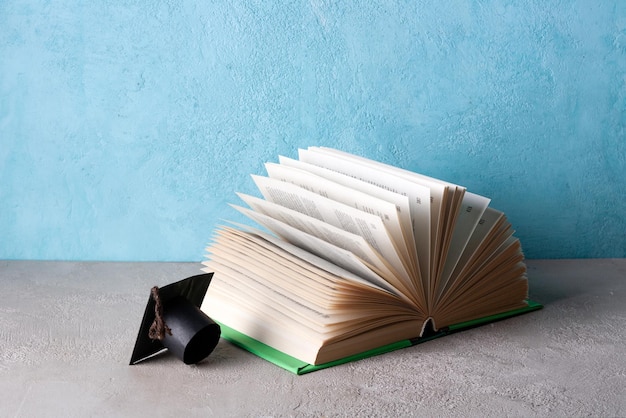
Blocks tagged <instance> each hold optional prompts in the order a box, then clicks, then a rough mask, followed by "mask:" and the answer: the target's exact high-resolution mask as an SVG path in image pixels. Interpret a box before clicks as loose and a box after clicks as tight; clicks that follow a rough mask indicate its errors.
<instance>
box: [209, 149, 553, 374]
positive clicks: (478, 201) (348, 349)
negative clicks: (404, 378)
mask: <svg viewBox="0 0 626 418" xmlns="http://www.w3.org/2000/svg"><path fill="white" fill-rule="evenodd" d="M298 155H299V159H297V160H294V159H290V158H286V157H279V159H278V162H277V163H276V162H268V163H267V164H266V171H267V175H266V176H261V175H252V180H253V182H254V183H255V184H256V186H257V188H258V192H259V195H258V196H251V195H246V194H241V193H239V194H238V196H239V198H240V199H241V201H242V204H243V205H245V206H242V204H233V205H232V206H233V207H234V208H235V209H237V210H238V211H239V212H241V213H243V214H244V215H246V216H247V217H249V218H250V219H251V220H252V221H254V222H255V223H256V224H258V227H257V228H255V227H250V226H244V225H239V224H231V225H224V226H222V227H221V228H219V229H218V230H217V231H216V232H215V235H214V237H213V239H212V242H211V243H210V245H209V246H208V247H207V260H206V261H205V262H204V265H205V268H204V269H205V271H207V272H213V273H214V275H213V280H212V283H211V286H210V287H209V290H208V292H207V294H206V296H205V299H204V302H203V304H202V310H203V311H205V312H206V313H207V314H208V315H209V316H211V317H212V318H213V319H214V320H216V321H218V322H219V323H220V324H221V325H222V329H223V333H222V337H223V338H225V339H227V340H230V341H232V342H233V343H234V344H236V345H239V346H241V347H243V348H245V349H247V350H249V351H251V352H252V353H255V354H257V355H259V356H261V357H263V358H265V359H267V360H269V361H272V362H274V363H275V364H277V365H279V366H281V367H284V368H286V369H287V370H290V371H292V372H294V373H298V374H301V373H306V372H310V371H314V370H319V369H321V368H325V367H329V366H333V365H336V364H341V363H344V362H347V361H352V360H356V359H360V358H365V357H369V356H372V355H377V354H382V353H384V352H388V351H391V350H395V349H398V348H402V347H407V346H411V345H414V344H417V343H420V342H423V341H427V340H429V339H432V338H436V337H440V336H444V335H447V334H449V333H451V332H457V331H460V330H463V329H467V328H469V327H473V326H477V325H481V324H483V323H487V322H492V321H496V320H500V319H504V318H508V317H510V316H514V315H518V314H521V313H525V312H529V311H533V310H536V309H539V308H540V307H541V305H539V304H537V303H534V302H531V301H528V280H527V277H526V266H525V264H524V256H523V252H522V247H521V244H520V242H519V240H518V239H517V238H516V237H515V236H514V234H513V230H512V227H511V224H510V223H509V222H508V220H507V219H506V216H505V215H504V213H502V212H500V211H498V210H496V209H493V208H491V207H489V204H490V200H489V199H488V198H486V197H483V196H479V195H477V194H474V193H471V192H469V191H467V190H466V188H465V187H462V186H459V185H456V184H452V183H448V182H445V181H443V180H439V179H434V178H431V177H428V176H425V175H423V174H418V173H412V172H409V171H406V170H403V169H400V168H397V167H393V166H390V165H386V164H382V163H379V162H376V161H372V160H368V159H365V158H362V157H359V156H355V155H352V154H348V153H345V152H342V151H338V150H334V149H330V148H319V147H310V148H308V149H306V150H299V153H298Z"/></svg>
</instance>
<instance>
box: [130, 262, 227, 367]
mask: <svg viewBox="0 0 626 418" xmlns="http://www.w3.org/2000/svg"><path fill="white" fill-rule="evenodd" d="M212 277H213V273H207V274H199V275H197V276H192V277H188V278H186V279H184V280H181V281H178V282H176V283H172V284H168V285H167V286H163V287H161V288H158V287H156V286H155V287H153V288H152V290H151V292H150V297H149V298H148V304H147V305H146V310H145V312H144V314H143V320H142V321H141V327H140V328H139V334H138V335H137V342H136V343H135V348H134V350H133V355H132V357H131V359H130V364H131V365H132V364H137V363H139V362H140V361H143V360H145V359H147V358H148V357H151V356H153V355H155V354H156V353H158V352H160V351H162V350H164V349H166V348H167V349H168V350H169V351H171V352H172V353H174V354H175V355H176V356H177V357H178V358H180V359H181V360H182V361H183V362H184V363H185V364H194V363H198V362H199V361H201V360H203V359H204V358H206V357H207V356H208V355H209V354H211V352H212V351H213V349H214V348H215V346H216V345H217V342H218V341H219V338H220V326H219V325H218V324H216V323H215V322H213V320H212V319H211V318H209V317H208V316H207V315H206V314H205V313H204V312H202V311H201V310H200V305H202V300H203V299H204V295H205V294H206V292H207V289H208V288H209V284H210V283H211V278H212Z"/></svg>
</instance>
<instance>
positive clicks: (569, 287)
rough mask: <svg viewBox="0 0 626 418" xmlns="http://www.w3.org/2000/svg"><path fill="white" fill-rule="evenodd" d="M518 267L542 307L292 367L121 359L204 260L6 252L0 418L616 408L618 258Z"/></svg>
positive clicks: (622, 396)
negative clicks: (349, 359) (299, 372)
mask: <svg viewBox="0 0 626 418" xmlns="http://www.w3.org/2000/svg"><path fill="white" fill-rule="evenodd" d="M528 265H529V277H530V281H531V297H532V298H533V299H535V300H537V301H539V302H542V303H544V304H545V308H544V309H543V310H541V311H538V312H534V313H530V314H528V315H523V316H520V317H517V318H512V319H509V320H506V321H502V322H498V323H496V324H491V325H487V326H483V327H481V328H476V329H473V330H470V331H466V332H462V333H459V334H456V335H451V336H447V337H445V338H441V339H438V340H434V341H430V342H428V343H425V344H422V345H418V346H415V347H411V348H408V349H403V350H399V351H396V352H393V353H389V354H385V355H382V356H378V357H374V358H371V359H367V360H362V361H359V362H355V363H351V364H347V365H342V366H338V367H334V368H331V369H327V370H322V371H318V372H314V373H312V374H308V375H304V376H295V375H292V374H290V373H289V372H286V371H284V370H282V369H280V368H278V367H276V366H274V365H272V364H270V363H267V362H265V361H264V360H262V359H260V358H257V357H255V356H253V355H251V354H249V353H247V352H245V351H242V350H240V349H237V348H235V347H233V346H231V345H230V344H229V343H227V342H225V341H220V343H219V344H218V346H217V348H216V349H215V351H214V352H213V354H211V356H210V357H209V358H208V359H207V360H205V361H204V362H202V363H200V364H198V365H194V366H186V365H185V364H183V363H182V362H180V361H178V360H177V359H175V358H174V357H173V356H172V355H170V354H169V353H166V354H165V355H161V356H159V357H157V358H154V359H152V360H150V361H147V362H144V363H141V364H139V365H136V366H128V361H129V359H130V355H131V351H132V347H133V345H134V341H135V338H136V335H137V331H138V327H139V323H140V320H141V316H142V314H143V309H144V306H145V302H146V300H147V297H148V293H149V289H150V287H151V286H153V285H155V284H156V285H165V284H167V283H170V282H173V281H176V280H178V279H182V278H184V277H187V276H191V275H194V274H197V273H199V267H200V266H199V264H194V263H98V262H84V263H78V262H29V261H0V296H1V298H2V299H1V302H0V416H2V417H5V416H6V417H30V416H38V417H39V416H54V417H58V416H80V417H84V416H146V417H147V416H150V417H155V416H255V417H268V416H275V417H279V416H313V417H318V416H346V417H348V416H349V417H352V416H498V417H499V416H587V415H591V416H626V338H625V336H626V303H625V301H626V259H619V260H615V259H612V260H611V259H607V260H534V261H529V262H528Z"/></svg>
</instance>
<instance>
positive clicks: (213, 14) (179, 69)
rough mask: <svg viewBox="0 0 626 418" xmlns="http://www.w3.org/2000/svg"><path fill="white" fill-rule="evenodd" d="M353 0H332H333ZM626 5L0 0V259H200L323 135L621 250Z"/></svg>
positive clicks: (530, 240) (603, 251) (538, 230)
mask: <svg viewBox="0 0 626 418" xmlns="http://www.w3.org/2000/svg"><path fill="white" fill-rule="evenodd" d="M335 3H351V4H335ZM625 125H626V2H624V1H621V0H616V1H603V2H595V1H545V0H537V1H523V2H510V1H471V2H470V1H468V2H466V1H456V2H452V1H447V2H423V1H415V0H400V1H394V2H392V1H382V2H369V1H368V2H329V1H322V0H311V1H291V2H282V1H281V2H270V1H249V0H241V1H231V2H222V1H194V2H192V1H181V2H176V1H174V2H170V1H150V2H146V1H130V0H129V1H115V2H98V1H96V2H85V1H69V0H62V1H61V0H59V1H55V0H51V1H43V0H41V1H36V0H30V1H28V0H23V1H19V0H0V143H1V147H0V258H9V259H65V260H68V259H73V260H94V259H98V260H161V261H169V260H200V259H202V256H203V248H204V246H205V244H206V243H207V242H208V239H209V237H210V236H211V233H212V231H213V228H214V227H215V225H216V224H217V223H219V222H220V220H221V219H222V218H233V217H234V212H233V211H232V210H231V209H230V208H228V206H227V202H235V201H237V199H236V198H235V196H234V191H236V190H239V191H245V192H251V191H252V182H251V181H250V179H249V177H248V174H249V173H262V172H263V169H262V163H263V162H265V161H269V160H271V161H274V160H276V156H277V155H278V154H282V155H287V156H291V157H295V156H296V149H297V148H298V147H306V146H308V145H325V146H332V147H336V148H340V149H343V150H346V151H349V152H353V153H358V154H361V155H364V156H367V157H370V158H374V159H377V160H382V161H385V162H388V163H392V164H394V165H398V166H401V167H404V168H408V169H411V170H415V171H419V172H423V173H425V174H428V175H432V176H435V177H440V178H443V179H446V180H449V181H453V182H457V183H460V184H463V185H465V186H467V187H468V188H469V190H471V191H474V192H476V193H480V194H484V195H487V196H490V197H491V198H492V199H493V205H494V206H495V207H497V208H499V209H501V210H503V211H505V212H506V213H507V214H508V216H509V218H510V219H511V221H512V223H513V224H514V226H515V227H516V229H517V231H518V236H519V237H520V238H521V240H522V244H523V247H524V249H525V252H526V255H527V256H528V257H529V258H564V257H625V256H626V197H624V186H625V185H626V182H625V180H624V179H626V162H625V159H626V144H625Z"/></svg>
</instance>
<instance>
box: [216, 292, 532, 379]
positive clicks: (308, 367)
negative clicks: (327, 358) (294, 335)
mask: <svg viewBox="0 0 626 418" xmlns="http://www.w3.org/2000/svg"><path fill="white" fill-rule="evenodd" d="M542 307H543V306H542V305H541V304H539V303H536V302H532V301H528V306H526V307H524V308H520V309H515V310H513V311H508V312H503V313H499V314H495V315H490V316H487V317H484V318H479V319H475V320H471V321H466V322H461V323H458V324H454V325H450V326H449V327H446V328H445V329H441V330H439V331H437V332H435V333H434V334H431V335H427V336H423V337H419V338H415V339H412V340H402V341H398V342H395V343H392V344H387V345H384V346H382V347H378V348H375V349H373V350H368V351H365V352H362V353H359V354H354V355H351V356H348V357H344V358H341V359H338V360H335V361H331V362H328V363H324V364H318V365H313V364H309V363H306V362H304V361H301V360H298V359H296V358H294V357H291V356H289V355H287V354H285V353H283V352H281V351H278V350H276V349H274V348H272V347H270V346H268V345H265V344H263V343H262V342H259V341H257V340H255V339H253V338H250V337H248V336H247V335H244V334H242V333H240V332H238V331H235V330H234V329H232V328H230V327H228V326H226V325H224V324H221V323H220V327H221V329H222V338H224V339H225V340H227V341H230V342H231V343H233V344H235V345H237V346H239V347H241V348H243V349H245V350H247V351H249V352H251V353H252V354H255V355H257V356H259V357H261V358H263V359H265V360H267V361H269V362H271V363H274V364H275V365H277V366H280V367H282V368H283V369H285V370H288V371H290V372H292V373H294V374H297V375H302V374H306V373H311V372H314V371H316V370H321V369H326V368H328V367H332V366H337V365H339V364H344V363H349V362H351V361H356V360H361V359H365V358H368V357H373V356H377V355H379V354H384V353H388V352H390V351H395V350H398V349H400V348H406V347H410V346H413V345H416V344H420V343H423V342H426V341H430V340H432V339H435V338H439V337H443V336H445V335H448V334H452V333H455V332H459V331H463V330H466V329H469V328H474V327H477V326H480V325H484V324H487V323H491V322H495V321H499V320H501V319H505V318H510V317H513V316H516V315H521V314H523V313H526V312H532V311H536V310H538V309H541V308H542Z"/></svg>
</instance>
